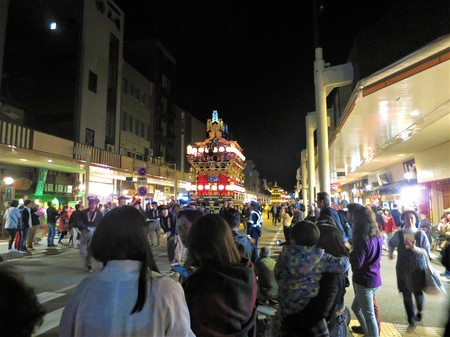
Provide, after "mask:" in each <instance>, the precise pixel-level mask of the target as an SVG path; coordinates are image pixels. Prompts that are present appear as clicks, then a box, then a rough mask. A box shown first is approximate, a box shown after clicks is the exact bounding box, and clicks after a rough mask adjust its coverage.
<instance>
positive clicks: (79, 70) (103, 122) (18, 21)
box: [0, 0, 204, 203]
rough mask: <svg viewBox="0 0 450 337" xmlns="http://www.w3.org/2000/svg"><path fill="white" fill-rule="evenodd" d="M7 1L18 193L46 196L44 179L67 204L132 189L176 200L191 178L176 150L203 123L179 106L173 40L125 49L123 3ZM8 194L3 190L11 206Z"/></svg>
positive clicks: (6, 147) (0, 121) (9, 165)
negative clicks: (169, 45)
mask: <svg viewBox="0 0 450 337" xmlns="http://www.w3.org/2000/svg"><path fill="white" fill-rule="evenodd" d="M0 5H1V6H2V7H1V8H2V9H3V8H7V9H8V11H3V10H2V12H1V15H2V17H6V16H7V19H8V20H6V19H5V20H1V23H0V46H1V47H2V48H1V49H0V50H4V53H2V55H1V56H2V59H3V68H2V69H3V72H2V76H1V78H2V82H1V87H0V88H1V95H0V103H1V105H0V170H1V171H0V172H1V174H0V178H1V179H3V178H4V177H5V176H14V178H15V182H14V184H13V188H14V190H15V192H17V196H19V197H21V196H22V195H33V196H37V195H35V194H36V193H35V192H36V191H37V185H38V184H41V185H42V184H44V187H43V188H44V191H43V192H42V193H43V195H42V196H43V198H44V199H46V198H47V199H48V197H47V194H48V195H49V196H50V195H52V196H54V195H55V194H56V193H57V192H58V193H60V194H64V196H62V195H59V197H64V198H63V199H64V200H63V201H67V200H74V199H78V198H83V193H82V192H84V197H86V196H87V194H96V195H99V196H102V197H105V201H106V200H107V199H110V198H115V197H117V196H118V195H119V194H123V193H124V192H125V191H126V190H127V191H128V192H130V191H133V193H137V192H138V191H140V192H139V193H142V199H144V198H149V197H150V198H155V197H156V196H158V200H159V201H161V202H167V197H168V196H172V197H175V194H177V192H178V191H181V190H182V189H183V187H184V185H185V184H186V183H187V182H188V181H189V180H190V176H189V174H188V173H185V172H182V171H180V168H182V167H183V165H181V158H183V160H184V154H182V153H179V154H177V155H175V149H176V148H179V147H180V144H181V142H190V141H191V139H189V137H190V134H196V133H198V131H197V130H195V126H198V125H199V124H201V123H199V122H198V121H192V120H193V118H192V117H191V115H190V114H189V113H187V112H185V111H182V109H178V110H177V108H176V106H175V103H174V101H173V99H172V90H173V87H174V86H173V83H174V80H173V75H174V66H175V60H174V59H173V57H172V56H171V55H170V53H169V52H168V51H167V50H166V49H165V48H164V46H162V44H161V43H160V42H159V41H157V40H152V41H145V42H139V43H137V42H134V43H129V44H127V47H126V50H127V52H126V53H124V38H123V36H124V19H125V16H124V13H123V12H122V11H121V10H120V8H119V7H118V6H117V5H116V4H115V3H114V1H87V0H85V1H78V0H61V1H55V0H44V1H39V2H28V1H23V0H18V1H12V2H9V6H8V1H5V0H3V1H2V2H1V3H0ZM6 13H8V15H6ZM24 17H26V18H27V20H23V18H24ZM139 53H146V54H145V55H144V56H143V57H139ZM124 55H125V57H124ZM0 60H1V59H0ZM125 60H126V61H125ZM142 61H145V62H142ZM132 62H135V63H132ZM178 111H179V116H178V117H177V112H178ZM183 119H184V121H183ZM177 123H178V124H177ZM176 125H178V126H180V127H181V126H183V125H184V126H185V127H186V126H187V127H188V128H191V129H189V130H188V132H186V130H183V128H180V129H176V128H175V127H176ZM193 126H194V127H193ZM201 129H202V130H204V126H203V127H202V128H201ZM179 130H181V132H182V133H183V137H184V138H183V137H181V136H180V138H179V139H178V141H179V143H176V137H177V132H178V131H179ZM186 137H188V138H187V139H186ZM176 157H177V158H176ZM142 172H144V173H142ZM53 176H54V177H55V178H54V179H53V178H52V177H53ZM63 177H64V179H63ZM20 179H28V180H29V181H30V182H31V184H29V183H23V184H19V181H20ZM3 187H4V186H2V188H3ZM16 187H20V188H16ZM25 187H26V188H25ZM38 194H41V192H39V193H38ZM5 196H6V195H5V190H4V189H2V198H1V199H2V203H3V201H4V199H5ZM9 197H11V195H10V196H9ZM12 197H14V196H12Z"/></svg>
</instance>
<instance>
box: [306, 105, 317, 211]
mask: <svg viewBox="0 0 450 337" xmlns="http://www.w3.org/2000/svg"><path fill="white" fill-rule="evenodd" d="M316 127H317V118H316V113H313V112H310V113H308V114H307V115H306V149H307V158H306V159H307V166H308V192H309V200H308V205H309V206H311V204H312V203H313V202H314V200H315V195H314V187H315V185H316V159H315V154H314V130H315V129H316ZM305 206H306V205H305Z"/></svg>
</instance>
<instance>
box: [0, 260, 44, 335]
mask: <svg viewBox="0 0 450 337" xmlns="http://www.w3.org/2000/svg"><path fill="white" fill-rule="evenodd" d="M0 299H1V300H0V312H1V313H2V314H1V315H0V324H1V331H2V336H15V337H31V336H32V334H33V332H34V329H35V328H36V327H39V326H40V325H42V323H43V319H44V315H45V314H46V309H45V307H44V306H43V305H41V304H40V303H39V301H38V299H37V297H36V294H35V292H34V290H33V288H32V287H30V286H29V285H27V284H26V283H25V281H24V279H23V277H22V275H21V274H19V272H18V270H16V269H15V267H13V266H12V265H10V264H5V263H3V264H1V265H0Z"/></svg>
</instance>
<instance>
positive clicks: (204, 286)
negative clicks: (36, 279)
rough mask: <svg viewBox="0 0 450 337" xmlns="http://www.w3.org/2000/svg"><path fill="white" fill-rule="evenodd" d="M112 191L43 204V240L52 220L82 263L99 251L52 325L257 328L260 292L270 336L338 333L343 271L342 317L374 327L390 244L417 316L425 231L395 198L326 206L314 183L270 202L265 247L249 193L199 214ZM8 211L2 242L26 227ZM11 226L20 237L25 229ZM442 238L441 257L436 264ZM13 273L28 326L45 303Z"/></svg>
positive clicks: (99, 332)
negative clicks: (291, 200)
mask: <svg viewBox="0 0 450 337" xmlns="http://www.w3.org/2000/svg"><path fill="white" fill-rule="evenodd" d="M118 201H119V203H118V205H109V206H108V207H104V206H103V207H102V205H100V203H99V200H98V199H97V198H90V199H89V201H88V207H87V208H86V209H83V206H82V205H81V204H77V205H76V207H75V209H74V210H73V211H71V212H69V209H68V208H67V206H63V207H62V208H61V210H59V211H58V210H56V208H54V207H52V206H49V208H48V209H47V222H49V221H50V223H51V225H52V228H50V226H49V234H48V240H47V245H48V246H49V247H52V245H54V242H53V240H54V236H53V235H54V234H50V232H52V231H56V230H58V231H59V233H60V236H59V241H58V243H60V242H61V240H63V239H64V235H68V236H69V239H70V238H72V243H73V244H74V245H75V243H76V242H77V241H79V244H80V253H81V255H82V257H83V262H84V268H85V269H86V270H87V271H89V272H92V271H93V268H92V261H93V259H95V260H96V261H99V262H101V263H102V267H101V268H100V269H99V270H97V271H96V272H95V273H93V274H91V275H89V276H88V277H87V278H85V279H84V280H83V281H82V282H81V283H80V284H79V285H78V286H77V288H76V289H75V291H74V293H73V295H72V297H71V299H70V301H69V303H68V304H67V306H66V307H65V308H64V311H63V314H62V317H61V322H60V327H59V333H60V335H61V336H76V337H85V336H94V335H95V336H242V337H246V336H248V337H250V336H252V337H254V336H264V333H266V332H267V331H264V330H262V328H261V327H260V326H259V325H258V324H259V320H258V319H257V307H258V305H265V304H270V305H273V306H274V307H275V308H277V312H276V316H275V317H274V318H273V322H272V324H271V325H270V326H269V327H266V326H265V327H264V329H270V332H269V333H270V335H271V336H292V337H293V336H337V337H341V336H346V335H347V326H348V323H349V319H350V317H349V316H350V311H349V309H348V308H347V307H346V306H345V304H344V299H345V294H346V292H347V288H348V287H349V286H350V283H352V285H353V290H354V300H353V303H352V305H351V309H352V311H353V313H354V316H355V317H356V319H357V321H358V322H359V326H352V327H351V329H352V330H353V331H354V332H360V333H363V334H364V336H365V337H378V336H379V335H380V327H381V326H380V317H379V312H378V306H377V301H376V293H377V291H378V290H379V288H380V287H381V286H382V279H381V256H382V252H383V249H387V250H388V256H389V257H390V258H392V259H393V258H394V256H395V254H394V251H397V267H396V271H397V285H398V290H399V291H400V292H401V293H402V296H403V302H404V306H405V312H406V317H407V321H408V324H409V325H408V331H413V330H414V329H415V327H416V324H417V322H419V321H421V320H422V319H423V316H422V315H423V307H424V302H425V301H424V295H423V291H422V289H423V288H424V285H425V283H424V282H425V281H424V270H425V256H426V255H430V242H429V238H428V235H427V233H426V231H425V229H422V228H425V227H426V226H423V227H422V226H421V220H420V217H419V215H417V214H416V213H415V212H414V211H405V212H403V213H402V214H399V216H398V217H397V215H396V214H395V213H396V212H395V211H394V210H388V211H386V210H382V211H380V210H378V209H376V208H375V209H374V208H373V207H372V205H366V206H364V205H361V204H357V203H347V202H342V203H341V204H340V205H339V206H340V207H333V205H332V203H331V199H330V196H329V195H328V194H327V193H326V192H320V193H318V194H317V200H316V201H317V206H318V209H314V210H313V211H310V212H309V214H305V212H304V207H302V205H300V204H292V205H279V206H278V205H274V206H273V207H271V209H270V211H269V212H270V214H271V215H272V217H273V218H274V219H275V221H274V222H272V225H274V226H277V225H278V223H279V224H280V225H282V226H283V233H284V236H285V241H284V242H283V243H282V250H281V252H280V255H279V257H278V258H277V259H274V258H272V257H271V251H270V248H268V247H258V241H259V240H258V239H259V238H260V237H261V235H262V231H263V227H262V218H263V216H262V212H261V207H260V205H259V204H258V203H257V202H254V201H253V202H251V203H249V205H248V212H247V213H246V216H245V217H242V212H240V211H239V210H237V209H236V208H234V207H232V206H230V205H228V204H224V205H223V207H222V208H221V209H220V211H219V212H218V213H217V214H210V213H209V212H208V210H207V209H205V207H204V205H196V204H187V205H180V204H171V205H158V204H157V203H156V202H153V203H152V202H150V203H147V204H146V205H145V207H142V201H141V200H139V199H136V200H133V201H132V202H131V203H129V204H128V205H127V204H126V201H125V198H119V200H118ZM24 207H25V209H26V212H28V213H29V214H30V215H32V214H34V213H35V212H32V211H28V209H31V208H32V203H31V202H26V203H25V205H24ZM7 214H8V217H10V220H7V227H6V228H7V230H8V233H9V234H10V236H11V240H10V241H9V243H8V244H9V246H10V247H9V249H12V248H11V247H12V245H13V243H14V238H15V232H16V227H15V226H14V224H15V223H16V222H17V223H20V222H23V221H24V219H25V221H26V223H28V225H29V228H32V226H33V221H32V218H31V217H30V218H26V216H24V215H23V214H24V211H22V212H20V211H19V210H18V203H17V202H16V201H13V202H12V203H11V207H10V208H9V209H8V212H7ZM53 217H54V218H53ZM448 218H450V215H449V217H448ZM448 218H447V217H446V218H445V219H447V221H448ZM49 219H50V220H49ZM243 219H244V223H243V224H244V231H243V232H241V230H240V226H241V224H242V221H243ZM278 219H280V221H278ZM397 219H399V220H397ZM397 221H400V223H397ZM53 225H54V228H53ZM21 232H22V233H21V234H22V238H21V239H20V247H21V248H22V247H23V245H24V246H25V247H26V246H27V244H26V242H27V239H28V237H27V235H29V234H28V233H26V232H25V231H23V230H22V231H21ZM164 237H165V240H163V238H164ZM155 239H156V242H155ZM164 241H165V243H166V245H167V257H168V262H170V263H171V264H173V265H177V267H180V268H184V270H185V273H184V272H183V273H181V272H180V274H179V277H178V278H177V279H175V278H173V277H170V276H168V275H163V274H161V272H160V271H159V269H158V266H157V265H156V261H155V258H154V256H153V251H152V247H154V246H156V245H160V244H162V243H163V242H164ZM24 242H25V243H24ZM448 247H449V246H447V247H445V248H446V249H444V251H443V259H442V263H443V264H444V265H445V263H447V265H445V266H446V272H448V271H449V270H450V268H449V266H448V263H449V260H450V256H449V255H448V254H449V249H450V248H448ZM444 252H445V254H447V255H445V254H444ZM175 270H177V269H175ZM350 270H351V279H350V277H349V274H350ZM1 272H2V270H0V273H1ZM6 272H9V271H6ZM12 279H13V280H15V282H17V284H18V285H19V286H22V287H24V289H25V290H24V291H25V292H28V294H29V296H30V301H31V302H30V303H33V308H34V309H33V315H32V316H30V320H31V317H32V320H31V323H30V324H31V326H33V325H36V326H38V325H39V324H41V323H42V316H43V314H44V313H45V310H44V309H43V308H42V307H41V306H39V304H38V303H37V302H36V299H35V295H34V294H33V292H32V291H30V290H29V289H28V288H27V286H26V284H24V283H23V280H20V279H18V278H16V277H15V276H14V277H13V278H12ZM162 294H163V295H162ZM33 296H34V297H33ZM414 301H415V304H414ZM17 328H20V327H17ZM25 328H27V329H28V330H26V332H24V334H23V336H29V334H30V333H31V332H32V330H33V329H31V330H30V327H29V326H27V327H26V326H24V327H23V329H25ZM23 331H25V330H23ZM27 333H28V335H27ZM19 335H20V334H19V333H18V334H17V336H19ZM21 336H22V335H21Z"/></svg>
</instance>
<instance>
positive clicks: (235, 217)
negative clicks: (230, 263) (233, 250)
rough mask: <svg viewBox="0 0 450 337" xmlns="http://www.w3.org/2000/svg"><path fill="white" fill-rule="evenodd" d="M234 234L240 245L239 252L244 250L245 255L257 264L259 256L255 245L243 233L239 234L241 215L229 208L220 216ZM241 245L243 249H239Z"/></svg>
mask: <svg viewBox="0 0 450 337" xmlns="http://www.w3.org/2000/svg"><path fill="white" fill-rule="evenodd" d="M220 215H221V216H222V217H223V218H224V219H225V221H226V222H227V223H228V225H229V226H230V228H231V231H232V232H233V238H234V241H236V243H237V244H238V248H240V249H239V250H244V251H245V255H246V256H247V257H248V258H249V259H250V260H251V261H252V262H255V260H256V256H257V255H258V254H257V252H256V247H255V246H254V245H253V243H252V241H251V239H250V238H249V237H248V236H247V235H244V234H242V233H240V232H239V226H240V224H241V215H240V214H239V212H238V211H237V210H236V209H234V208H228V209H226V210H224V211H223V212H222V213H221V214H220ZM239 245H241V247H239Z"/></svg>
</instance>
